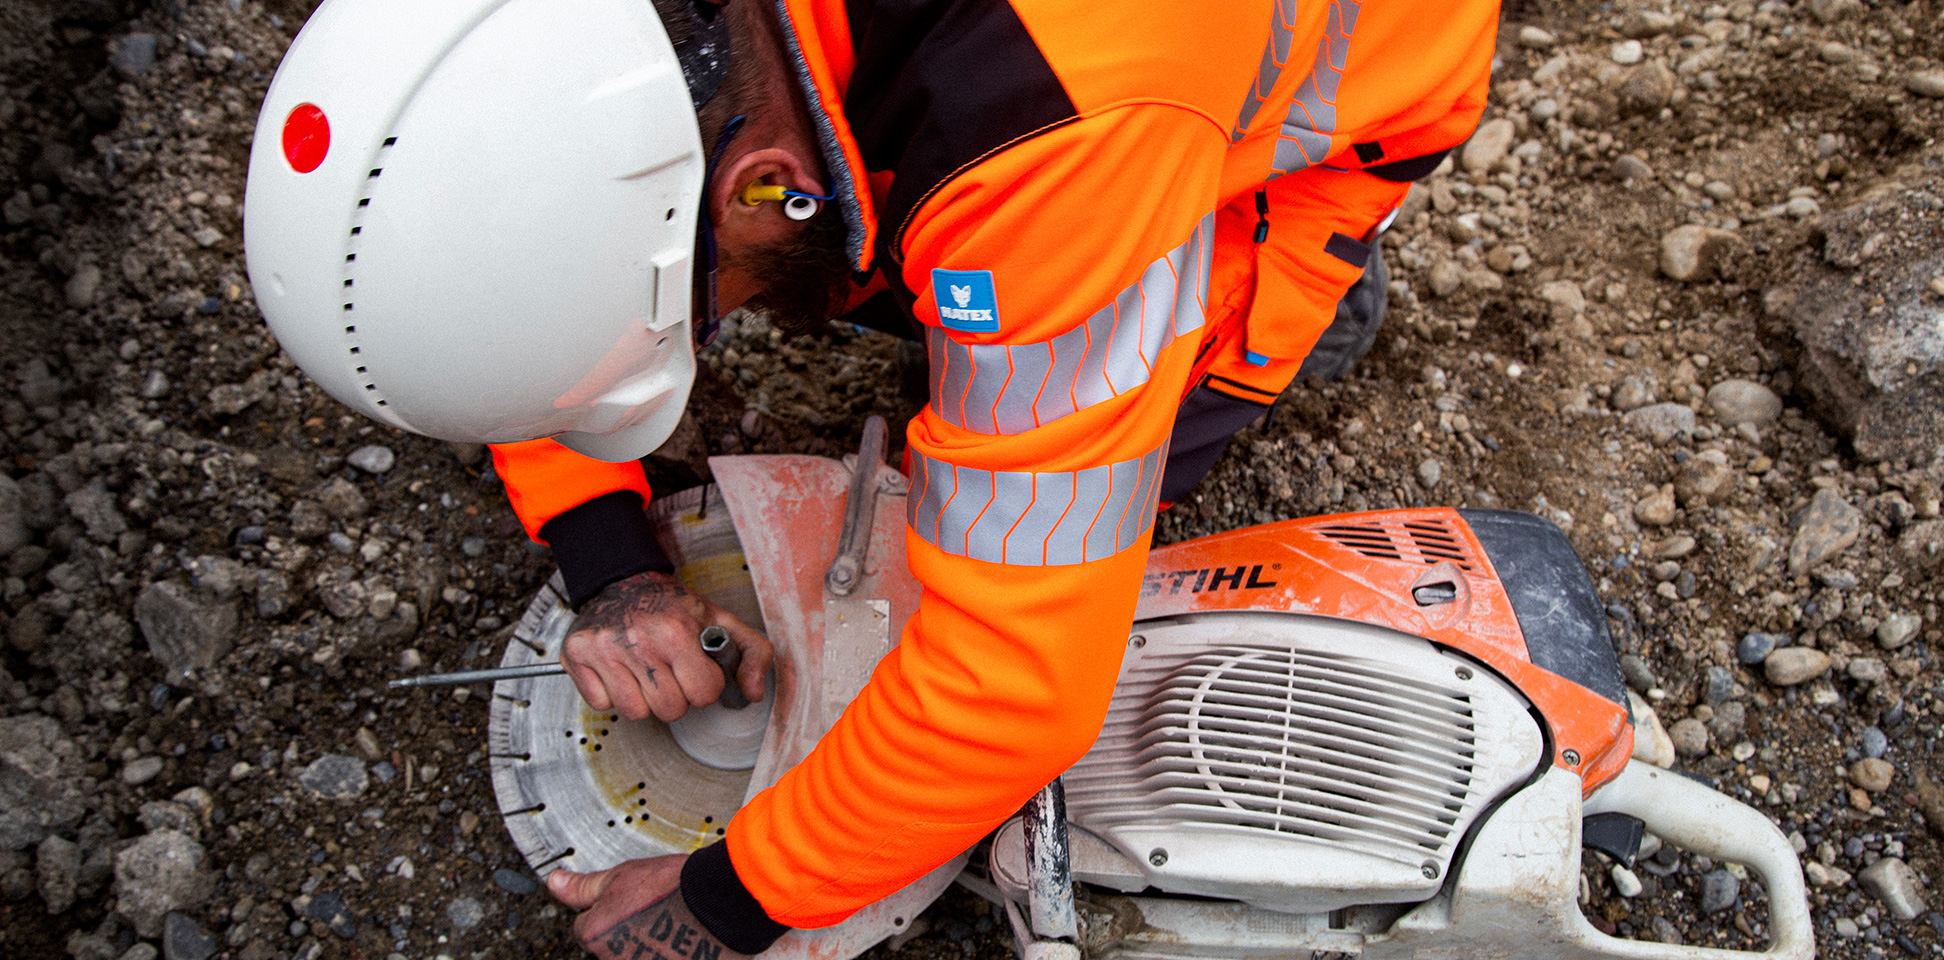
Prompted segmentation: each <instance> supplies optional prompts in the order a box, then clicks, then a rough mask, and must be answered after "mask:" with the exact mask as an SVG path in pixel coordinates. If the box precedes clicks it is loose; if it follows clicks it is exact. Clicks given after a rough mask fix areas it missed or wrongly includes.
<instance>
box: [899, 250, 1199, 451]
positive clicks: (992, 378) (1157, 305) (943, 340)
mask: <svg viewBox="0 0 1944 960" xmlns="http://www.w3.org/2000/svg"><path fill="white" fill-rule="evenodd" d="M1214 239H1215V215H1214V214H1212V213H1211V214H1209V215H1208V216H1205V217H1203V218H1202V220H1201V223H1199V224H1197V225H1196V226H1195V232H1194V233H1193V234H1191V235H1190V236H1189V237H1188V240H1187V241H1186V242H1184V243H1183V244H1182V245H1181V246H1178V247H1176V248H1174V249H1173V250H1170V251H1168V254H1167V255H1166V256H1164V257H1161V258H1160V259H1158V260H1155V261H1154V262H1153V263H1151V264H1149V265H1148V268H1147V269H1146V270H1145V271H1143V272H1142V274H1141V278H1140V279H1139V280H1136V281H1135V282H1134V283H1133V284H1132V285H1131V286H1129V287H1128V288H1127V289H1125V290H1122V291H1121V292H1120V294H1119V295H1118V296H1116V297H1115V298H1114V302H1113V303H1110V304H1108V305H1106V306H1104V307H1102V308H1100V309H1099V310H1098V311H1095V313H1094V314H1093V315H1092V316H1090V317H1088V318H1087V319H1086V321H1085V322H1084V323H1081V324H1080V325H1079V326H1076V327H1074V328H1073V329H1071V330H1068V331H1067V332H1065V333H1063V334H1060V335H1059V336H1057V337H1054V338H1053V339H1051V340H1047V341H1043V342H1040V343H1025V344H1013V345H1002V344H988V345H981V346H966V345H964V344H961V343H959V342H958V341H956V340H953V339H952V338H951V337H950V336H949V335H948V334H946V332H945V331H944V330H942V329H940V328H937V327H932V328H928V329H927V330H926V340H927V344H926V346H927V348H928V349H929V351H930V354H931V388H932V394H931V407H932V412H934V413H936V414H937V415H938V416H939V417H940V418H941V419H943V420H944V421H945V422H946V423H949V424H952V425H953V426H955V427H962V428H964V429H966V430H970V431H972V432H974V433H983V434H988V435H993V434H1002V435H1012V434H1019V433H1025V432H1026V431H1028V430H1031V429H1033V428H1034V427H1040V426H1044V425H1046V424H1049V423H1052V422H1053V421H1055V420H1058V419H1060V418H1062V417H1065V416H1068V415H1070V414H1074V413H1078V412H1080V411H1081V410H1085V409H1086V408H1088V407H1091V406H1093V405H1094V404H1096V403H1100V402H1101V401H1103V400H1111V399H1113V398H1115V397H1118V396H1120V395H1121V394H1124V393H1126V392H1128V391H1129V390H1132V389H1134V388H1135V387H1138V386H1140V385H1142V384H1144V383H1146V382H1148V378H1149V376H1150V375H1151V374H1152V372H1153V370H1154V364H1155V363H1156V362H1157V361H1158V360H1159V359H1160V357H1161V351H1162V350H1165V349H1167V347H1168V345H1170V344H1172V343H1174V342H1175V341H1176V340H1178V339H1180V338H1181V337H1183V336H1185V335H1186V334H1189V333H1192V332H1194V331H1196V330H1200V329H1201V328H1202V325H1203V324H1204V323H1206V322H1207V317H1206V311H1207V304H1208V270H1209V259H1210V255H1211V253H1212V251H1213V250H1214V246H1215V244H1214Z"/></svg>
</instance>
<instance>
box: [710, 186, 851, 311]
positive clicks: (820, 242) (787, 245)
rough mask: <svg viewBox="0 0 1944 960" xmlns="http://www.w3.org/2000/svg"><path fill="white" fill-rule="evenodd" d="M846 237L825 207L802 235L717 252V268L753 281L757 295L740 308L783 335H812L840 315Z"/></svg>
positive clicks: (847, 265) (846, 279) (835, 213)
mask: <svg viewBox="0 0 1944 960" xmlns="http://www.w3.org/2000/svg"><path fill="white" fill-rule="evenodd" d="M847 236H848V234H847V233H846V231H845V227H844V215H843V213H842V212H841V211H840V210H838V209H837V206H836V204H834V203H833V204H826V205H825V206H824V208H823V209H822V210H819V211H818V212H817V215H816V216H814V217H811V218H810V219H809V220H808V221H806V222H805V229H804V230H803V232H802V233H800V234H798V235H797V236H795V237H792V238H791V239H788V240H783V241H780V242H777V243H770V244H764V245H762V246H758V247H756V248H754V249H751V250H748V251H746V252H740V253H731V252H730V251H727V250H725V251H723V254H722V264H723V266H725V267H727V266H734V267H736V268H737V269H739V270H742V271H743V272H745V273H747V274H749V275H750V276H752V277H754V278H756V283H757V288H758V291H759V292H758V293H757V294H756V295H755V296H752V297H750V298H749V302H748V303H747V304H746V306H748V307H750V308H751V309H755V310H761V311H763V312H765V313H767V314H769V320H770V323H771V324H772V325H774V326H775V327H776V328H777V329H779V330H782V331H783V333H784V335H786V336H791V337H797V336H802V335H804V334H806V333H810V332H811V331H814V330H816V329H817V328H818V327H821V326H823V325H824V324H825V323H826V322H828V321H829V320H830V318H831V316H832V315H833V314H834V313H836V312H837V311H838V310H841V309H843V305H844V300H845V297H846V294H847V293H848V290H849V284H850V277H851V262H850V256H849V254H848V252H847V250H846V246H847V245H846V242H845V241H846V239H847Z"/></svg>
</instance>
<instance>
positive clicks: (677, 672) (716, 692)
mask: <svg viewBox="0 0 1944 960" xmlns="http://www.w3.org/2000/svg"><path fill="white" fill-rule="evenodd" d="M669 673H670V674H671V675H673V676H674V678H675V682H676V683H678V684H680V685H681V691H682V698H683V699H684V700H685V701H687V702H688V703H692V704H709V703H714V702H716V700H717V699H719V698H721V696H722V686H723V681H722V668H721V667H719V666H716V662H715V661H714V660H711V659H709V655H708V654H706V653H704V652H702V645H701V643H699V642H698V643H697V644H696V645H695V647H694V648H693V649H686V650H683V651H682V653H681V655H680V656H678V657H675V658H674V661H673V662H672V663H670V664H669Z"/></svg>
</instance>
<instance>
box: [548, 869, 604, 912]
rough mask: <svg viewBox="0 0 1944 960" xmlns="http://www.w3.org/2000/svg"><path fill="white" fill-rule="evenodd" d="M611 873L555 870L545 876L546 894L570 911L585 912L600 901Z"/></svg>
mask: <svg viewBox="0 0 1944 960" xmlns="http://www.w3.org/2000/svg"><path fill="white" fill-rule="evenodd" d="M613 873H614V871H613V870H597V871H595V872H593V873H575V872H574V871H572V870H555V871H554V872H552V873H550V874H547V892H548V893H551V894H553V896H554V899H555V900H558V901H560V902H561V903H562V904H564V905H566V906H567V907H568V908H570V909H573V910H585V909H587V908H588V907H591V906H593V905H594V901H596V900H599V899H601V894H602V893H604V892H606V891H607V885H608V879H609V877H610V875H612V874H613Z"/></svg>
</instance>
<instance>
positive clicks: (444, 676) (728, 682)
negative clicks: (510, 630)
mask: <svg viewBox="0 0 1944 960" xmlns="http://www.w3.org/2000/svg"><path fill="white" fill-rule="evenodd" d="M701 641H702V652H703V653H706V654H708V655H709V659H711V660H714V661H715V662H716V665H717V666H720V667H721V668H722V680H723V684H724V685H723V688H722V698H721V699H720V700H718V701H717V702H718V703H721V704H722V705H723V706H724V707H727V708H729V709H731V710H741V709H742V708H744V707H746V706H749V698H747V697H745V696H743V692H742V688H741V687H739V686H737V685H736V668H737V667H739V666H741V665H742V648H741V647H739V646H736V644H735V642H734V641H731V640H730V639H729V631H727V630H724V629H722V628H721V627H718V626H714V625H711V626H707V627H703V628H702V636H701ZM566 672H567V668H566V667H563V666H561V665H560V664H559V663H558V662H552V663H529V664H526V665H524V666H518V667H493V668H491V669H487V670H458V671H455V672H452V673H426V674H421V675H419V676H416V677H405V678H403V679H399V680H393V681H391V682H390V683H388V684H386V686H387V687H389V688H391V689H393V690H397V689H400V688H403V687H451V686H459V685H462V684H468V683H496V682H498V681H501V680H518V679H520V678H521V677H553V676H559V675H561V674H564V673H566Z"/></svg>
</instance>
